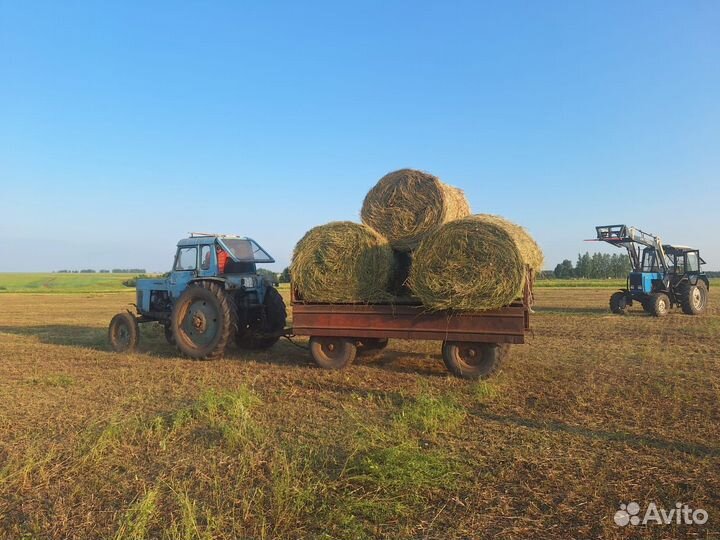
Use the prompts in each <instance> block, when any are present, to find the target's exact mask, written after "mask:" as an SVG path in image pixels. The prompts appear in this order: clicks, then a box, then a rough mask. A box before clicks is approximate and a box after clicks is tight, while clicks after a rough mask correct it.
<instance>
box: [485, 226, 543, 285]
mask: <svg viewBox="0 0 720 540" xmlns="http://www.w3.org/2000/svg"><path fill="white" fill-rule="evenodd" d="M473 217H474V218H477V219H481V220H484V221H487V222H488V223H494V224H496V225H498V226H500V227H502V228H503V229H505V230H506V231H507V232H508V234H510V236H512V238H513V239H514V240H515V243H516V244H517V247H518V250H519V251H520V255H522V258H523V260H524V261H525V264H527V265H528V266H529V267H530V268H532V269H533V270H535V271H536V272H539V271H540V270H542V268H543V264H544V262H545V258H544V256H543V252H542V250H541V249H540V246H539V245H538V244H537V242H535V240H534V239H533V237H532V236H530V233H529V232H527V230H526V229H525V228H524V227H521V226H520V225H517V224H515V223H513V222H512V221H508V220H507V219H505V218H504V217H501V216H495V215H492V214H476V215H474V216H473Z"/></svg>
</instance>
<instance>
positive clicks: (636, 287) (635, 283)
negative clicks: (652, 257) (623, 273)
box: [630, 274, 642, 291]
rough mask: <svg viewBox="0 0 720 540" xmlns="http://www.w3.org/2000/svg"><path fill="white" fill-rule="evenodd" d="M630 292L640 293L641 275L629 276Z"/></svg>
mask: <svg viewBox="0 0 720 540" xmlns="http://www.w3.org/2000/svg"><path fill="white" fill-rule="evenodd" d="M630 290H631V291H642V274H630Z"/></svg>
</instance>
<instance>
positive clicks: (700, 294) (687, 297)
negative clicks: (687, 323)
mask: <svg viewBox="0 0 720 540" xmlns="http://www.w3.org/2000/svg"><path fill="white" fill-rule="evenodd" d="M707 303H708V290H707V287H706V286H705V282H704V281H698V282H697V283H696V284H695V285H690V284H689V283H687V284H685V285H683V287H682V289H681V290H680V305H681V306H682V310H683V313H685V314H687V315H700V314H701V313H702V312H703V311H705V308H706V307H707Z"/></svg>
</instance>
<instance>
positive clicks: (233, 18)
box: [0, 0, 720, 271]
mask: <svg viewBox="0 0 720 540" xmlns="http://www.w3.org/2000/svg"><path fill="white" fill-rule="evenodd" d="M718 28H720V3H717V2H713V1H708V2H702V1H693V2H674V3H673V2H655V1H653V2H610V1H602V2H589V1H588V2H506V1H503V2H496V3H488V2H436V3H423V2H409V1H408V2H392V1H382V2H380V1H378V2H362V3H357V4H351V3H347V2H219V1H216V2H161V1H154V2H131V1H125V2H101V1H98V2H73V1H67V2H32V1H19V0H15V1H7V0H0V253H2V255H0V271H49V270H54V269H59V268H66V267H72V268H84V267H91V268H104V267H117V266H132V267H138V266H139V267H146V268H148V269H149V270H165V269H168V268H169V266H170V264H171V259H172V254H173V252H174V245H175V243H176V241H177V240H178V239H179V238H181V237H182V236H184V235H185V234H186V233H187V231H191V230H210V231H217V232H234V233H238V234H243V235H247V236H251V237H253V238H255V239H256V240H258V241H259V242H260V243H261V244H262V245H263V246H264V247H265V248H266V249H267V250H268V251H270V252H271V253H272V254H273V255H274V256H275V258H276V259H277V260H278V264H277V265H275V267H276V268H278V269H279V268H282V267H283V266H284V265H286V264H287V263H288V262H289V258H290V253H291V250H292V247H293V245H294V244H295V242H296V241H297V240H298V239H299V238H300V237H301V236H302V234H303V233H304V232H305V231H306V230H307V229H308V228H310V227H312V226H314V225H317V224H320V223H324V222H327V221H330V220H341V219H352V220H358V219H359V210H360V206H361V203H362V199H363V197H364V195H365V193H366V192H367V190H368V189H369V188H370V187H371V186H372V185H373V184H374V183H375V182H376V181H377V180H378V179H379V178H380V177H381V176H382V175H383V174H385V173H387V172H389V171H391V170H394V169H398V168H402V167H413V168H419V169H424V170H427V171H430V172H432V173H434V174H436V175H438V176H440V177H441V178H442V179H443V180H445V181H446V182H448V183H450V184H453V185H456V186H459V187H461V188H462V189H464V190H465V192H466V193H467V196H468V198H469V200H470V203H471V205H472V207H473V209H474V210H475V211H477V212H490V213H497V214H502V215H504V216H506V217H508V218H510V219H512V220H513V221H516V222H518V223H520V224H522V225H524V226H525V227H527V228H528V229H529V230H530V231H531V232H532V233H533V235H534V236H535V237H536V239H537V240H538V241H539V243H540V244H541V246H542V247H543V248H544V250H545V254H546V258H547V265H548V267H554V265H555V264H557V263H558V262H560V261H561V260H562V259H563V258H570V259H572V260H574V259H575V257H576V255H577V253H578V252H579V251H581V250H582V251H584V250H586V249H590V250H593V249H599V248H600V246H599V245H598V244H586V243H584V242H582V240H583V239H585V238H590V237H591V236H592V235H593V233H594V228H593V227H594V226H595V225H598V224H605V223H625V222H627V223H629V224H634V225H637V226H639V227H641V228H642V229H644V230H648V231H652V232H657V233H659V234H661V235H662V237H663V240H665V241H667V242H675V243H684V244H691V245H696V246H698V247H700V248H701V249H702V250H703V254H704V258H705V259H706V260H707V261H708V263H709V264H708V267H707V268H708V269H720V241H719V240H718V237H717V232H718V224H719V223H720V218H719V217H718V213H719V208H718V207H719V203H720V181H719V176H720V32H719V31H718ZM610 249H612V248H610V247H608V248H607V250H610ZM28 254H31V255H30V256H28Z"/></svg>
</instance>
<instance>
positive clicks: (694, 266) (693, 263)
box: [685, 251, 700, 272]
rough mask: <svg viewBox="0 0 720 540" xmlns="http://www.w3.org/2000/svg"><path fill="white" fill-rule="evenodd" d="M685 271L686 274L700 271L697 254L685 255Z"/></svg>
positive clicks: (693, 252) (692, 252)
mask: <svg viewBox="0 0 720 540" xmlns="http://www.w3.org/2000/svg"><path fill="white" fill-rule="evenodd" d="M685 269H686V270H687V271H688V272H699V271H700V260H699V257H698V254H697V252H695V251H691V252H689V253H686V254H685Z"/></svg>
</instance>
